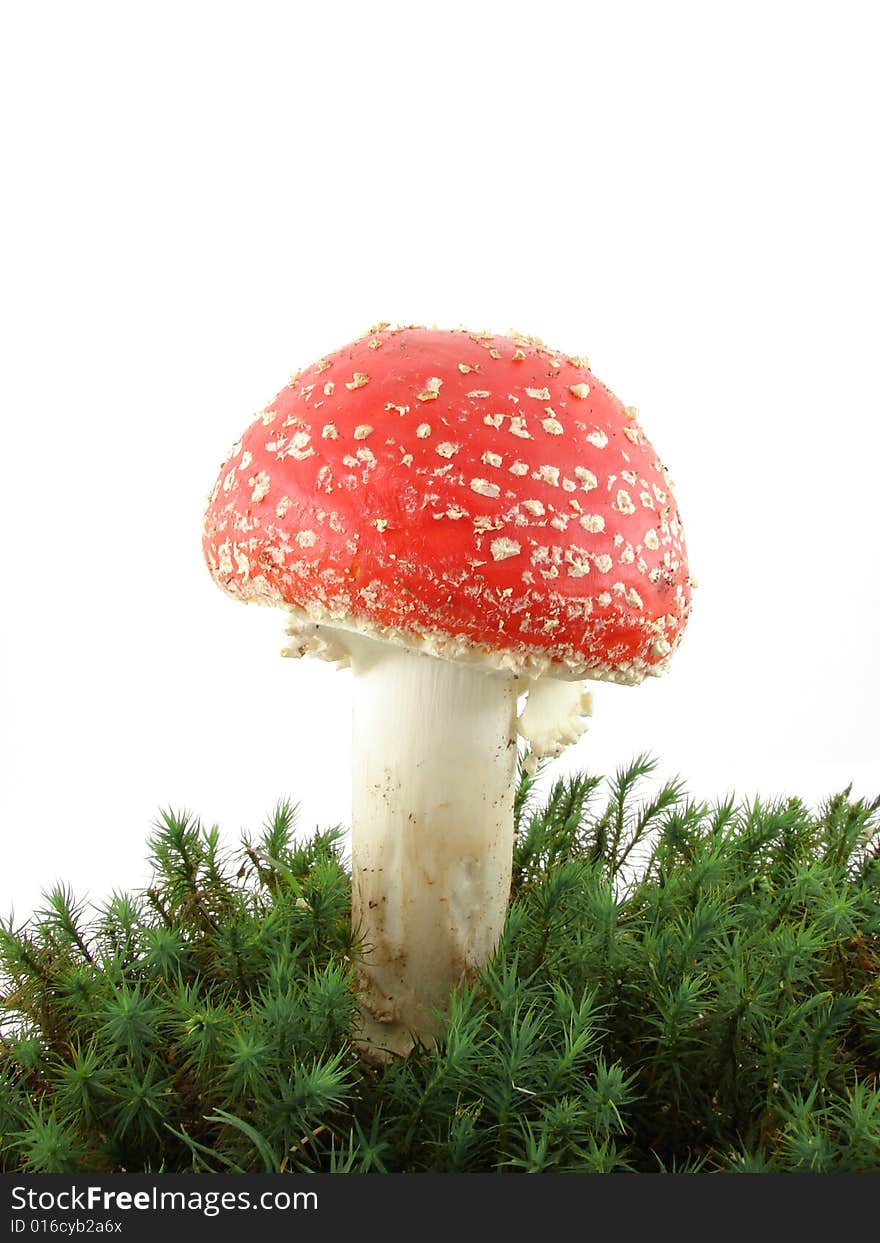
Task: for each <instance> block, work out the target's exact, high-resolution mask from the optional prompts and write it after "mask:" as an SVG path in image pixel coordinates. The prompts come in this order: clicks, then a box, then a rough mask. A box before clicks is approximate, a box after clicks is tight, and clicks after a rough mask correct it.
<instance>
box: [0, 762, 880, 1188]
mask: <svg viewBox="0 0 880 1243" xmlns="http://www.w3.org/2000/svg"><path fill="white" fill-rule="evenodd" d="M651 770H652V764H651V762H650V761H649V760H647V759H644V758H639V759H638V760H636V761H635V762H634V763H633V764H632V765H630V766H629V768H627V769H626V770H625V771H622V772H620V773H618V774H617V776H616V777H615V778H614V779H613V780H611V781H608V782H604V781H602V780H601V779H599V778H597V777H593V776H581V777H576V778H573V779H569V780H566V781H561V782H558V783H557V784H556V785H554V786H553V788H552V789H551V790H550V792H549V795H548V796H547V797H546V798H545V799H544V800H543V801H541V802H539V801H538V799H537V795H538V790H539V788H540V784H541V783H540V782H538V783H537V784H536V782H535V780H534V779H533V778H529V777H528V776H527V775H525V773H523V775H522V779H521V783H520V787H519V792H518V796H517V801H516V809H517V818H518V829H517V839H516V848H515V856H514V870H513V889H512V896H511V905H510V911H509V915H508V920H507V925H506V928H505V932H504V937H503V941H502V944H501V945H500V946H499V949H498V952H497V954H496V956H495V958H494V960H493V961H492V963H491V964H490V965H489V966H488V968H487V969H486V971H485V972H484V973H483V975H482V977H481V978H480V979H479V980H477V981H476V982H475V983H474V984H473V986H471V987H469V988H467V989H464V990H462V991H461V992H459V993H458V994H457V995H456V996H455V997H454V998H453V1002H452V1006H451V1010H450V1015H449V1019H448V1021H447V1023H446V1025H445V1027H444V1029H443V1032H442V1036H441V1039H440V1041H439V1043H438V1045H437V1047H436V1048H435V1049H432V1050H427V1049H425V1050H417V1051H416V1052H415V1053H414V1054H413V1055H412V1056H411V1057H409V1058H408V1059H407V1060H405V1061H398V1062H395V1063H392V1064H391V1065H388V1066H385V1067H383V1068H381V1069H376V1068H372V1067H369V1066H366V1065H364V1064H363V1063H362V1062H361V1061H360V1060H359V1058H358V1056H357V1052H356V1050H355V1049H354V1047H353V1046H352V1044H351V1042H350V1039H349V1033H350V1031H351V1029H352V1023H353V1019H354V1014H355V1001H354V996H353V993H352V987H351V961H352V959H353V958H354V957H356V954H357V945H356V944H355V943H354V939H353V937H352V933H351V930H350V926H349V878H348V874H347V872H346V869H345V867H344V864H343V859H342V855H341V845H342V841H343V834H342V833H341V831H338V830H334V831H331V832H327V833H323V834H318V835H317V836H315V837H313V838H311V839H309V840H300V839H298V838H297V836H296V834H295V833H294V821H295V815H294V810H293V808H291V807H290V806H289V805H288V804H281V805H279V806H278V807H277V808H276V809H275V811H274V813H273V815H272V817H271V819H270V821H269V822H268V823H267V825H266V826H265V828H264V830H263V832H262V833H261V835H259V836H258V837H257V838H255V839H253V840H247V839H246V840H245V841H244V842H243V843H242V845H241V848H240V849H239V850H238V851H237V852H235V853H234V854H230V855H226V854H224V852H223V851H222V850H221V847H220V839H219V834H218V833H217V830H216V829H210V830H204V829H203V828H202V827H201V826H200V825H199V823H198V822H197V821H195V820H194V819H192V818H191V817H188V816H177V815H173V814H171V813H165V814H164V815H163V816H162V818H161V821H160V823H159V825H158V826H157V828H156V830H155V832H154V833H153V835H152V837H151V839H150V842H149V849H150V854H151V860H152V864H153V868H154V873H155V874H154V878H153V881H152V883H151V885H150V887H149V888H148V890H147V891H146V892H145V893H143V894H137V895H127V896H126V895H115V896H114V897H113V898H112V899H111V900H110V901H109V902H108V903H107V904H106V905H105V906H104V907H103V908H102V909H100V910H97V911H92V912H87V911H86V910H85V909H84V908H83V907H82V906H81V905H79V904H77V903H76V902H75V900H74V898H73V896H72V895H71V894H70V893H69V892H68V891H67V890H66V889H64V888H63V887H59V888H57V889H56V890H54V891H53V892H52V893H51V894H49V895H48V898H47V903H46V906H45V909H43V910H41V911H39V912H38V913H37V914H36V915H35V916H34V918H33V919H31V920H30V921H29V922H28V924H26V925H25V926H24V927H22V928H19V929H13V928H12V927H9V926H7V927H3V928H0V965H2V971H3V977H4V980H5V985H4V997H3V1002H4V1006H5V1019H4V1022H3V1032H2V1035H0V1168H2V1169H3V1170H6V1171H9V1172H11V1171H16V1170H22V1171H24V1170H27V1171H39V1172H63V1171H78V1170H79V1171H89V1172H95V1171H110V1170H118V1169H122V1168H124V1169H126V1170H128V1171H138V1170H144V1171H154V1172H160V1171H191V1170H195V1171H209V1170H216V1171H220V1170H233V1171H264V1170H273V1171H274V1170H281V1171H283V1170H291V1171H304V1170H314V1171H325V1170H333V1171H339V1172H344V1171H349V1170H350V1171H375V1172H386V1171H387V1172H395V1171H425V1170H427V1171H497V1172H517V1171H533V1170H555V1171H560V1172H563V1171H581V1172H597V1173H599V1172H607V1171H614V1170H642V1171H658V1170H662V1171H684V1170H693V1171H696V1170H699V1171H705V1172H710V1171H724V1170H739V1171H743V1172H754V1171H789V1170H791V1171H794V1170H813V1171H862V1170H880V1077H878V1071H880V982H878V962H880V907H878V896H880V892H878V891H880V862H878V859H880V822H878V807H880V800H878V802H875V803H871V804H869V803H866V802H864V801H855V800H852V799H851V798H850V792H849V791H846V792H844V793H843V794H841V795H838V796H836V797H835V798H833V799H831V800H829V801H828V802H827V804H826V805H825V806H823V807H821V808H819V809H818V810H811V809H809V808H808V807H806V806H805V805H804V804H803V803H801V802H800V801H798V800H796V799H788V800H785V801H777V802H772V803H759V802H754V803H752V804H748V805H743V806H736V805H734V803H733V802H731V801H728V802H725V803H720V804H717V805H714V806H705V805H697V804H695V803H694V802H693V801H691V800H689V799H688V797H687V795H686V793H685V791H684V789H683V787H682V786H681V785H680V784H679V783H671V784H667V785H665V786H663V787H662V788H660V789H659V790H656V789H654V790H653V791H652V790H650V789H648V790H647V793H643V791H645V789H646V785H647V779H648V778H649V776H650V773H651Z"/></svg>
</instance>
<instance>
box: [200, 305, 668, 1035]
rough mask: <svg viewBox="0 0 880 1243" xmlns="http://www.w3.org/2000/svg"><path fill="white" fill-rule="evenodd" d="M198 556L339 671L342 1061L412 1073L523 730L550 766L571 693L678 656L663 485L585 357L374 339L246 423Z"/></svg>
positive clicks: (501, 853) (474, 947)
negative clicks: (344, 743) (347, 908)
mask: <svg viewBox="0 0 880 1243" xmlns="http://www.w3.org/2000/svg"><path fill="white" fill-rule="evenodd" d="M204 552H205V557H206V559H207V562H208V565H209V567H210V570H211V573H212V575H213V576H214V578H215V580H216V581H217V583H218V584H219V585H220V586H221V587H222V588H223V589H224V590H225V591H227V592H229V593H230V595H232V596H235V597H237V598H238V599H241V600H246V601H253V602H256V603H259V604H267V605H273V606H276V607H279V608H282V609H284V610H286V613H287V633H288V635H289V636H290V642H289V645H288V647H287V649H286V651H285V654H286V655H292V656H303V655H306V654H311V655H316V656H319V657H322V658H323V659H325V660H329V661H332V662H335V663H336V664H337V665H338V666H343V665H350V667H351V669H352V670H353V673H354V695H353V728H352V739H353V806H352V839H351V852H352V918H353V920H354V923H355V926H356V928H357V929H358V931H359V933H360V934H361V935H362V936H363V939H364V940H363V944H364V947H365V949H364V954H363V958H362V961H361V963H360V967H359V986H360V989H361V1005H362V1016H363V1028H362V1031H361V1033H360V1039H361V1043H362V1046H363V1047H364V1049H365V1050H366V1052H367V1053H368V1055H371V1056H373V1057H374V1058H381V1057H383V1056H389V1055H391V1054H393V1053H407V1052H408V1051H409V1050H410V1049H411V1048H412V1046H413V1042H414V1039H420V1040H426V1039H430V1036H431V1033H432V1031H433V1030H434V1029H435V1027H436V1021H437V1015H438V1014H439V1013H441V1012H442V1011H443V1010H444V1008H445V1006H446V1004H447V1002H448V998H449V994H450V992H451V990H452V989H453V987H454V986H455V985H456V984H458V983H459V982H461V981H462V980H464V979H467V978H469V977H471V976H472V975H473V973H474V972H475V971H477V970H478V969H479V968H480V967H481V966H482V965H483V964H484V963H485V962H486V961H487V959H488V958H489V957H490V955H491V954H492V952H493V950H494V949H495V947H496V945H497V941H498V938H499V935H500V932H501V929H502V925H503V922H504V917H505V911H506V907H507V901H508V896H509V887H510V875H511V863H512V851H513V798H514V776H515V767H516V756H517V746H516V737H517V733H519V734H520V735H523V736H524V737H525V738H526V739H527V740H528V742H529V744H530V747H531V755H532V756H539V755H549V754H558V753H559V751H561V749H562V747H563V746H564V745H565V744H566V743H569V742H572V741H574V740H575V739H576V738H577V737H578V736H579V735H580V733H581V732H582V731H583V729H584V726H585V722H584V717H585V716H586V715H587V714H588V712H589V709H590V698H589V694H588V692H587V691H586V683H587V681H588V680H591V679H599V680H607V681H611V682H620V683H627V684H635V683H638V682H641V681H642V680H643V679H644V678H645V677H646V675H649V674H658V673H661V672H663V671H664V670H665V669H666V667H667V665H668V664H669V659H670V656H671V654H672V652H673V650H674V648H675V647H676V645H677V644H678V642H679V640H680V638H681V635H682V631H683V629H684V626H685V624H686V621H687V617H688V613H689V609H690V586H691V583H690V579H689V577H688V570H687V563H686V553H685V547H684V540H683V534H682V530H681V525H680V521H679V516H678V511H677V508H676V505H675V502H674V500H673V498H672V494H671V492H670V486H669V481H668V479H667V477H666V472H665V469H664V467H663V466H662V464H661V463H660V461H658V459H657V455H656V453H655V452H654V450H653V449H652V447H651V445H650V444H649V443H648V441H647V440H646V438H645V435H644V433H643V432H642V430H641V428H640V426H639V424H638V422H637V419H636V411H635V410H633V409H632V408H629V407H624V406H623V405H621V403H620V402H619V401H618V399H617V398H616V397H615V396H614V395H613V394H612V393H611V392H609V390H608V389H607V388H605V386H604V385H603V384H601V383H600V382H599V381H598V380H596V379H595V377H594V376H593V375H592V373H591V372H590V370H589V367H588V363H587V361H586V359H583V358H574V357H568V356H566V355H565V354H562V353H559V352H556V351H554V350H550V349H548V348H547V347H545V346H544V345H543V343H542V342H540V341H538V340H536V339H534V338H531V337H520V336H512V337H509V336H493V335H491V334H489V333H468V332H465V331H463V330H456V331H440V330H436V329H426V328H415V327H409V328H391V327H389V325H387V324H379V325H377V326H376V327H375V328H374V329H372V330H371V331H370V333H369V334H368V335H367V336H365V337H363V338H361V339H359V340H357V341H355V342H353V343H352V344H351V345H347V346H345V347H344V348H343V349H340V350H337V351H335V352H334V353H332V354H328V355H327V356H326V357H325V358H322V359H321V360H320V361H319V362H317V363H316V364H315V365H314V366H311V367H308V368H306V369H305V370H304V371H302V372H301V373H299V374H298V375H296V376H294V377H293V379H292V380H291V381H290V383H289V385H288V386H287V387H286V388H284V389H283V390H282V391H281V392H280V393H279V394H278V396H277V397H276V398H275V399H274V401H272V402H271V403H270V404H269V405H268V406H267V407H266V409H265V410H263V411H262V413H260V414H259V415H258V416H257V417H256V419H255V421H254V422H253V423H252V424H251V425H250V427H249V428H248V429H247V431H246V432H245V434H244V435H243V437H242V438H241V440H240V441H238V443H237V444H236V445H235V446H234V447H233V449H232V451H231V453H230V454H229V456H228V458H227V459H226V462H225V463H224V465H223V467H222V469H221V471H220V476H219V478H218V480H217V483H216V485H215V487H214V490H213V492H212V493H211V497H210V500H209V504H208V509H207V513H206V516H205V528H204ZM523 692H527V693H528V694H527V701H526V706H525V708H524V710H523V711H522V713H521V714H520V715H519V717H517V700H518V697H519V696H521V695H522V694H523Z"/></svg>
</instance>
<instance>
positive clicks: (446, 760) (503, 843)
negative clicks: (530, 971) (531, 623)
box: [352, 644, 517, 1060]
mask: <svg viewBox="0 0 880 1243" xmlns="http://www.w3.org/2000/svg"><path fill="white" fill-rule="evenodd" d="M352 663H353V668H354V672H355V675H356V676H355V678H354V708H353V729H352V742H353V800H352V919H353V922H354V927H355V929H356V931H357V932H358V933H359V935H360V937H361V939H362V956H361V958H360V961H359V968H358V985H359V989H360V994H361V1013H362V1027H361V1029H360V1032H359V1042H360V1044H361V1047H362V1050H363V1052H364V1053H365V1054H366V1056H368V1057H371V1058H372V1059H373V1060H382V1059H385V1058H388V1057H390V1056H392V1055H393V1054H407V1053H409V1052H410V1050H411V1049H412V1048H413V1045H414V1043H415V1040H416V1039H418V1040H419V1041H420V1042H422V1043H430V1040H431V1037H432V1033H434V1032H435V1031H436V1028H437V1022H438V1013H444V1012H446V1009H447V1006H448V1002H449V996H450V993H451V991H452V990H453V989H454V988H455V986H456V985H458V984H460V983H462V982H463V981H466V980H468V979H470V978H472V977H473V975H474V973H475V972H476V971H477V970H478V969H479V968H480V967H481V966H482V965H483V964H484V963H485V962H486V961H487V960H488V958H489V957H490V956H491V954H492V953H493V951H494V949H495V947H496V945H497V943H498V939H499V936H500V934H501V930H502V927H503V924H504V917H505V913H506V910H507V902H508V898H509V892H510V873H511V861H512V854H513V798H514V776H515V771H516V756H517V749H516V693H515V682H514V679H513V678H512V677H510V676H509V675H504V674H498V673H491V672H485V671H482V670H475V669H473V668H469V667H467V666H463V665H460V664H455V663H453V662H452V661H445V660H438V659H436V658H434V657H431V656H424V655H420V654H416V653H413V652H410V651H407V650H406V649H403V648H400V649H395V648H393V647H390V646H388V645H382V646H380V645H378V644H377V645H375V647H373V645H370V650H369V651H363V650H362V651H360V652H358V653H357V654H356V656H355V658H354V659H353V662H352Z"/></svg>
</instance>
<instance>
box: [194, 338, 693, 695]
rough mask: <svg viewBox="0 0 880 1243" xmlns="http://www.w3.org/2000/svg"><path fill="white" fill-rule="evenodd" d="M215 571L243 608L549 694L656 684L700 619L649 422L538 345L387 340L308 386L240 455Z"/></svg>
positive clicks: (220, 515)
mask: <svg viewBox="0 0 880 1243" xmlns="http://www.w3.org/2000/svg"><path fill="white" fill-rule="evenodd" d="M204 551H205V557H206V559H207V562H208V565H209V566H210V569H211V573H212V574H213V576H214V578H215V579H216V581H217V583H218V584H219V585H220V586H221V587H223V588H224V590H226V591H227V592H229V593H230V594H231V595H233V596H236V597H238V598H240V599H243V600H250V601H256V602H259V603H262V604H271V605H277V606H280V607H284V608H289V609H291V610H292V611H293V612H294V614H295V615H301V616H302V617H303V618H304V619H308V620H311V621H317V622H324V623H329V624H336V625H339V626H342V627H345V628H347V629H350V630H352V629H353V630H357V631H360V632H362V633H364V634H368V635H373V636H377V637H384V638H388V639H390V640H392V641H396V642H401V643H405V644H407V645H408V646H410V647H413V648H416V649H419V650H423V651H428V652H431V653H433V654H434V655H438V656H442V657H454V656H459V655H461V656H464V657H469V658H471V659H478V660H483V661H484V662H485V663H487V664H488V665H491V666H493V667H495V668H507V669H511V670H512V671H514V672H520V673H526V674H532V675H537V674H541V673H549V674H554V673H555V674H557V675H558V676H562V677H594V678H605V679H609V680H612V681H622V682H639V681H641V680H642V678H643V677H644V676H645V675H646V674H650V673H657V672H660V671H661V670H662V669H663V668H664V667H665V665H666V664H667V663H668V659H669V656H670V654H671V652H672V650H673V649H674V648H675V646H676V645H677V643H678V641H679V639H680V637H681V634H682V631H683V629H684V626H685V624H686V621H687V617H688V613H689V609H690V580H689V578H688V569H687V557H686V552H685V545H684V536H683V532H682V529H681V522H680V519H679V515H678V510H677V507H676V504H675V501H674V499H673V497H672V493H671V491H670V486H669V482H668V479H667V477H666V472H665V469H664V467H663V466H662V464H661V463H660V461H659V460H658V458H657V454H656V453H655V452H654V450H653V448H652V447H651V445H650V444H649V442H648V440H647V439H646V437H645V435H644V433H643V431H642V430H641V428H640V426H639V424H638V422H637V420H636V414H635V411H634V410H632V409H631V408H628V407H624V406H623V405H622V404H621V403H620V401H618V399H617V398H616V397H615V396H614V395H613V394H612V393H611V392H610V391H609V390H608V389H607V388H606V387H605V386H604V385H603V384H601V383H600V382H599V381H598V380H597V379H596V378H595V377H594V376H593V374H592V373H591V372H590V370H589V366H588V364H587V361H586V360H585V359H582V358H573V357H568V356H567V355H565V354H561V353H558V352H556V351H553V350H551V349H548V348H547V347H546V346H545V345H544V344H543V343H542V342H540V341H537V340H535V339H534V338H527V337H519V336H493V335H491V334H489V333H468V332H465V331H459V330H456V331H441V330H437V329H427V328H391V327H389V326H388V325H386V324H380V325H377V326H376V328H374V329H373V330H371V332H370V333H369V334H368V335H367V336H365V337H362V338H360V339H359V340H357V341H355V342H353V343H352V344H351V345H346V346H345V347H344V348H342V349H340V350H337V351H336V352H335V353H332V354H328V355H327V356H326V357H325V358H323V359H321V360H320V361H319V362H317V363H315V364H314V366H311V367H307V368H306V369H305V370H304V371H302V372H301V373H299V374H298V375H297V376H295V377H294V378H293V379H292V380H291V382H290V384H289V385H288V386H287V387H286V388H284V389H283V390H282V391H281V392H280V393H279V394H278V396H277V397H276V398H275V400H274V401H272V402H271V403H270V404H269V405H268V406H267V408H266V409H265V410H264V411H263V412H262V413H261V414H260V415H259V416H258V417H257V418H256V419H255V421H254V422H253V423H252V424H251V426H250V427H249V428H248V429H247V431H246V432H245V434H244V436H243V437H242V438H241V440H240V441H239V442H238V443H237V444H236V445H234V446H233V449H232V452H231V453H230V455H229V457H228V458H227V460H226V462H225V463H224V465H223V467H222V468H221V471H220V476H219V478H218V480H217V483H216V485H215V487H214V490H213V492H212V493H211V497H210V500H209V503H208V509H207V513H206V515H205V528H204Z"/></svg>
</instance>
